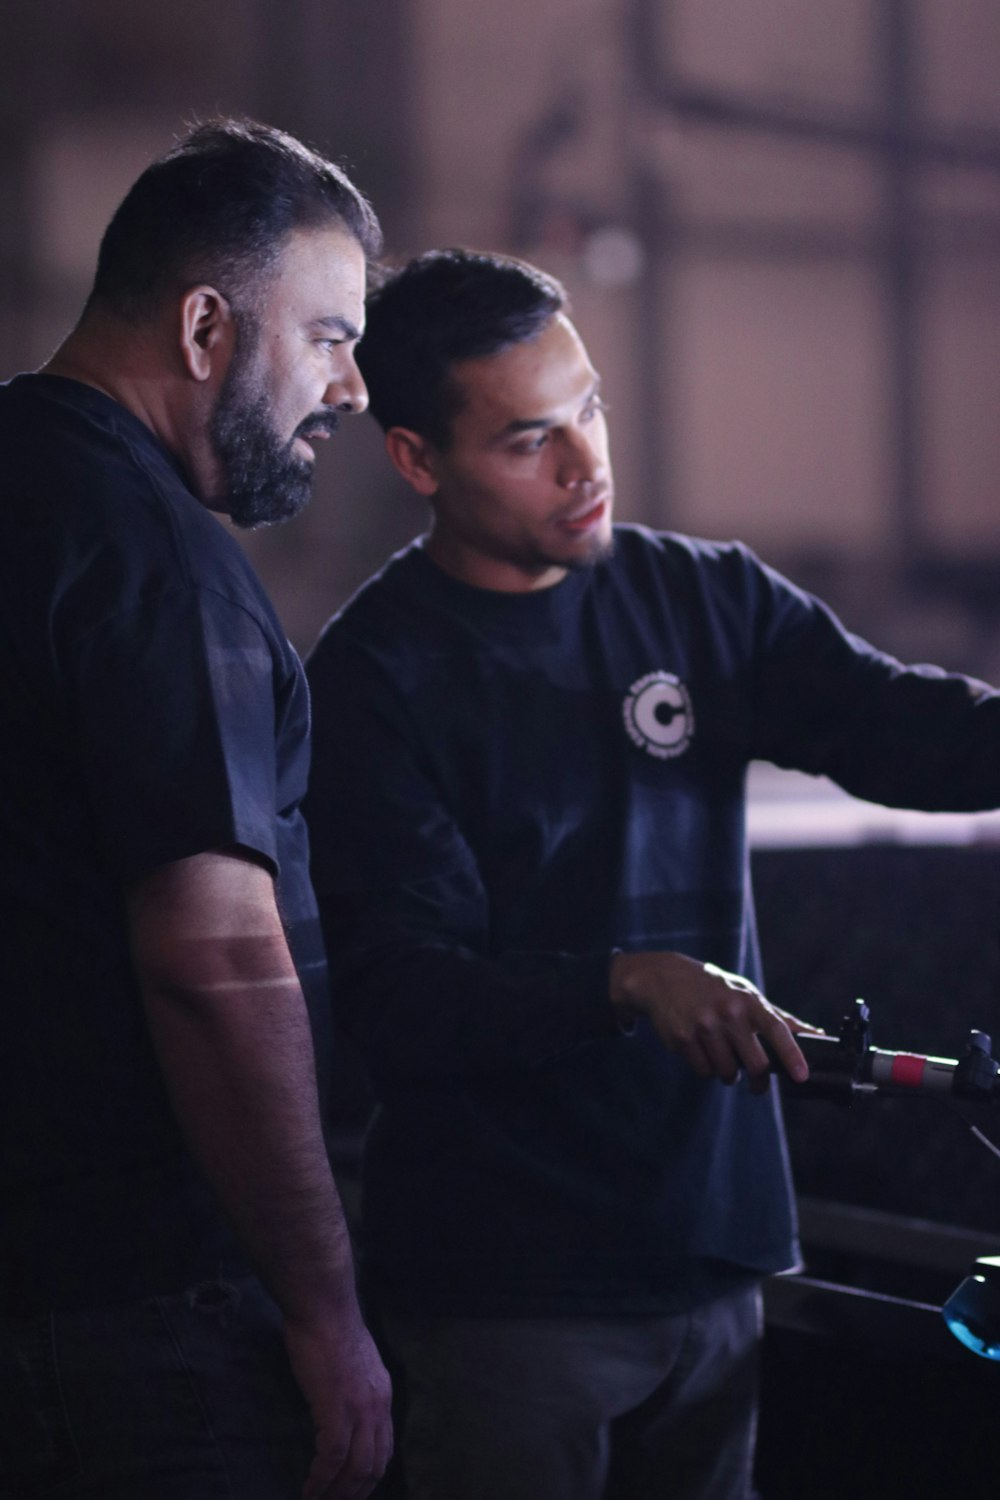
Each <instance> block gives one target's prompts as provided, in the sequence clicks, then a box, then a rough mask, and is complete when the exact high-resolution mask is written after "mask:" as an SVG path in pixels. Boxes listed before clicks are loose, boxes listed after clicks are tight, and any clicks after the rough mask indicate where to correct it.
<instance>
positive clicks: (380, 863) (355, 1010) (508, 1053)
mask: <svg viewBox="0 0 1000 1500" xmlns="http://www.w3.org/2000/svg"><path fill="white" fill-rule="evenodd" d="M307 670H308V674H309V679H310V686H311V689H312V695H313V755H312V773H311V779H310V789H309V794H308V797H307V799H306V815H307V819H308V822H309V830H310V843H311V846H312V851H313V853H312V869H313V881H314V885H315V888H316V895H317V899H318V902H319V907H320V913H321V917H322V922H323V933H324V939H325V942H326V945H327V952H328V956H329V961H330V976H331V984H332V988H333V994H334V1000H335V1005H336V1007H337V1010H338V1014H339V1016H340V1019H341V1021H342V1023H343V1024H344V1026H345V1029H346V1030H347V1031H348V1033H349V1034H350V1035H351V1036H352V1038H353V1039H354V1041H355V1042H356V1043H357V1045H358V1046H359V1048H360V1049H361V1052H362V1055H363V1056H364V1058H365V1061H366V1063H367V1065H368V1067H369V1069H370V1071H371V1074H372V1077H373V1079H374V1080H375V1081H376V1082H378V1081H380V1080H381V1081H389V1080H393V1079H396V1080H402V1079H406V1078H419V1077H421V1076H429V1075H433V1074H452V1075H455V1074H463V1073H468V1072H491V1073H495V1072H502V1071H504V1070H509V1069H523V1068H531V1067H533V1066H536V1065H539V1064H541V1063H543V1062H545V1061H546V1060H547V1059H549V1058H551V1057H552V1056H554V1055H556V1054H558V1053H560V1052H563V1051H566V1050H568V1049H570V1048H574V1047H577V1046H580V1045H584V1044H587V1043H590V1042H594V1041H596V1040H598V1039H599V1038H601V1037H615V1036H620V1028H619V1025H618V1021H617V1018H616V1014H615V1012H614V1010H613V1008H612V1006H611V1003H610V1000H609V996H608V982H609V973H608V971H609V965H610V960H611V955H610V953H607V952H598V953H589V954H573V953H561V952H503V951H495V949H494V945H493V943H492V942H491V927H492V922H491V911H490V901H489V896H488V893H487V891H486V889H485V887H484V883H483V879H482V877H481V874H480V871H479V869H478V866H477V863H476V859H475V856H474V853H473V851H472V849H471V848H470V847H469V844H468V842H467V841H466V838H465V836H464V835H463V831H462V829H461V828H460V827H459V825H458V823H457V821H456V819H455V817H454V816H453V815H452V812H451V810H450V808H449V800H448V790H447V788H446V787H443V786H441V785H440V784H438V781H437V779H436V776H435V773H434V770H433V768H432V767H431V765H430V764H429V761H428V759H427V758H426V757H425V756H424V755H423V754H422V752H421V746H420V744H419V737H418V736H417V735H416V734H415V732H414V728H413V725H412V722H411V720H410V717H409V715H408V713H407V706H406V700H405V695H404V694H403V693H402V692H401V691H400V690H399V689H397V688H396V687H395V685H394V684H392V683H391V682H389V681H388V680H387V677H386V675H385V674H384V672H383V670H382V668H381V666H380V665H379V664H378V663H375V662H373V661H372V660H371V659H369V658H367V657H365V656H364V655H362V654H361V653H360V652H359V651H357V650H356V649H355V648H354V647H353V646H352V643H351V642H350V641H349V640H348V641H345V640H342V639H340V638H337V637H336V635H335V633H333V632H330V631H328V632H327V633H326V635H325V636H324V637H323V639H322V641H321V643H320V645H319V646H318V648H317V650H316V652H315V653H314V654H313V656H312V658H311V660H310V661H309V663H308V666H307Z"/></svg>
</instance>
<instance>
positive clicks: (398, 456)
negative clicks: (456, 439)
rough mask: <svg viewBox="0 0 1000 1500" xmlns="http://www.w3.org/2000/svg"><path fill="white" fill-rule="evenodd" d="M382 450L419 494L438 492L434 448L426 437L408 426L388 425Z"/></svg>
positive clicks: (429, 494)
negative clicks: (412, 430)
mask: <svg viewBox="0 0 1000 1500" xmlns="http://www.w3.org/2000/svg"><path fill="white" fill-rule="evenodd" d="M385 451H386V452H387V453H388V455H389V457H390V458H391V459H392V462H393V463H394V464H395V466H396V468H397V469H398V470H399V472H400V474H402V476H403V478H404V479H405V480H406V482H407V484H409V485H411V486H412V487H413V489H415V490H416V492H417V494H418V495H425V496H427V497H430V496H431V495H436V494H437V491H438V477H437V466H436V458H437V449H436V448H435V447H434V444H433V443H431V442H428V440H427V438H425V437H421V436H420V434H419V432H411V431H410V430H409V428H408V427H390V428H389V431H388V432H387V433H386V435H385Z"/></svg>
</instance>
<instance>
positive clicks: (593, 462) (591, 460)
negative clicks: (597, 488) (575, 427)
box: [560, 432, 604, 484]
mask: <svg viewBox="0 0 1000 1500" xmlns="http://www.w3.org/2000/svg"><path fill="white" fill-rule="evenodd" d="M603 468H604V457H603V454H602V453H601V452H600V450H599V449H598V448H597V447H595V445H594V444H593V443H591V441H590V439H589V438H588V437H587V436H586V435H585V434H584V433H582V432H574V433H569V434H567V437H566V445H565V449H564V452H563V456H562V463H561V464H560V478H561V480H562V483H563V484H589V483H593V482H594V480H596V479H599V478H600V477H601V474H602V472H603Z"/></svg>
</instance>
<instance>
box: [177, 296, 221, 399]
mask: <svg viewBox="0 0 1000 1500" xmlns="http://www.w3.org/2000/svg"><path fill="white" fill-rule="evenodd" d="M233 334H234V324H233V312H232V308H231V307H230V305H229V302H228V300H227V299H226V298H225V297H224V296H223V295H222V293H221V292H217V291H216V290H215V288H214V287H211V286H193V287H191V289H190V290H189V291H187V292H185V294H184V296H183V298H182V299H181V304H180V330H179V339H180V351H181V358H182V359H183V361H184V364H185V366H186V368H187V372H188V374H189V375H191V376H193V377H194V379H195V380H208V379H209V378H210V376H211V375H212V372H213V369H216V370H217V369H218V362H219V357H220V355H222V356H223V357H225V359H226V361H227V363H228V356H229V354H230V352H231V350H232V344H233Z"/></svg>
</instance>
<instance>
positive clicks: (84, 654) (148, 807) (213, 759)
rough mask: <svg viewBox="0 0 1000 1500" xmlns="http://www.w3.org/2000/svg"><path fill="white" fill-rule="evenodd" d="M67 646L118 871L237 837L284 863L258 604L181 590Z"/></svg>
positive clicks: (140, 868)
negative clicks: (279, 847)
mask: <svg viewBox="0 0 1000 1500" xmlns="http://www.w3.org/2000/svg"><path fill="white" fill-rule="evenodd" d="M67 655H68V664H67V676H68V683H67V690H68V694H69V700H70V717H71V723H72V728H73V732H74V733H75V735H76V736H77V739H78V743H79V746H80V750H81V755H82V761H83V767H84V778H85V783H86V787H87V791H88V794H89V797H90V800H91V803H92V806H93V812H94V823H95V826H96V827H97V829H98V830H99V837H100V839H101V840H102V844H103V853H104V856H105V858H106V859H107V861H108V863H109V865H110V867H111V869H112V870H113V872H114V873H115V875H116V876H117V877H118V878H119V879H121V880H123V881H125V880H129V879H131V878H134V877H135V876H137V875H140V874H142V873H144V872H145V871H147V870H150V869H153V868H155V867H156V866H158V865H162V864H167V863H169V862H171V861H173V860H177V859H183V858H186V857H188V856H190V855H194V854H200V853H204V852H205V851H207V850H209V849H216V848H223V847H227V846H231V845H241V846H243V847H245V848H247V849H249V850H252V851H254V852H256V853H257V854H259V855H261V856H262V857H263V858H264V859H265V860H266V861H267V862H268V863H269V864H270V865H271V866H272V867H273V868H276V867H277V846H276V826H275V782H276V768H275V698H274V662H273V658H272V654H271V650H270V647H269V644H268V641H267V638H266V636H265V635H264V633H263V631H262V629H261V627H260V625H259V623H258V622H257V620H256V619H255V618H254V616H253V615H252V614H251V613H250V612H248V611H247V610H246V609H244V608H242V607H241V606H239V605H238V604H235V603H233V602H232V601H230V600H228V599H226V598H224V597H222V596H221V595H218V594H215V593H213V592H212V591H211V590H208V589H204V588H198V587H195V586H190V587H183V588H177V589H173V590H170V591H166V592H158V593H156V595H155V596H154V597H151V598H150V599H148V600H144V601H143V602H142V603H141V604H140V605H139V606H138V607H136V608H133V609H130V610H129V611H128V612H127V613H124V614H117V615H114V616H113V617H111V618H108V619H106V620H103V621H102V622H101V623H99V624H97V625H95V626H94V627H93V628H91V629H88V630H86V631H84V632H82V633H81V634H80V636H79V638H78V639H76V640H75V641H73V643H72V645H71V648H70V650H69V651H68V653H67Z"/></svg>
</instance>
